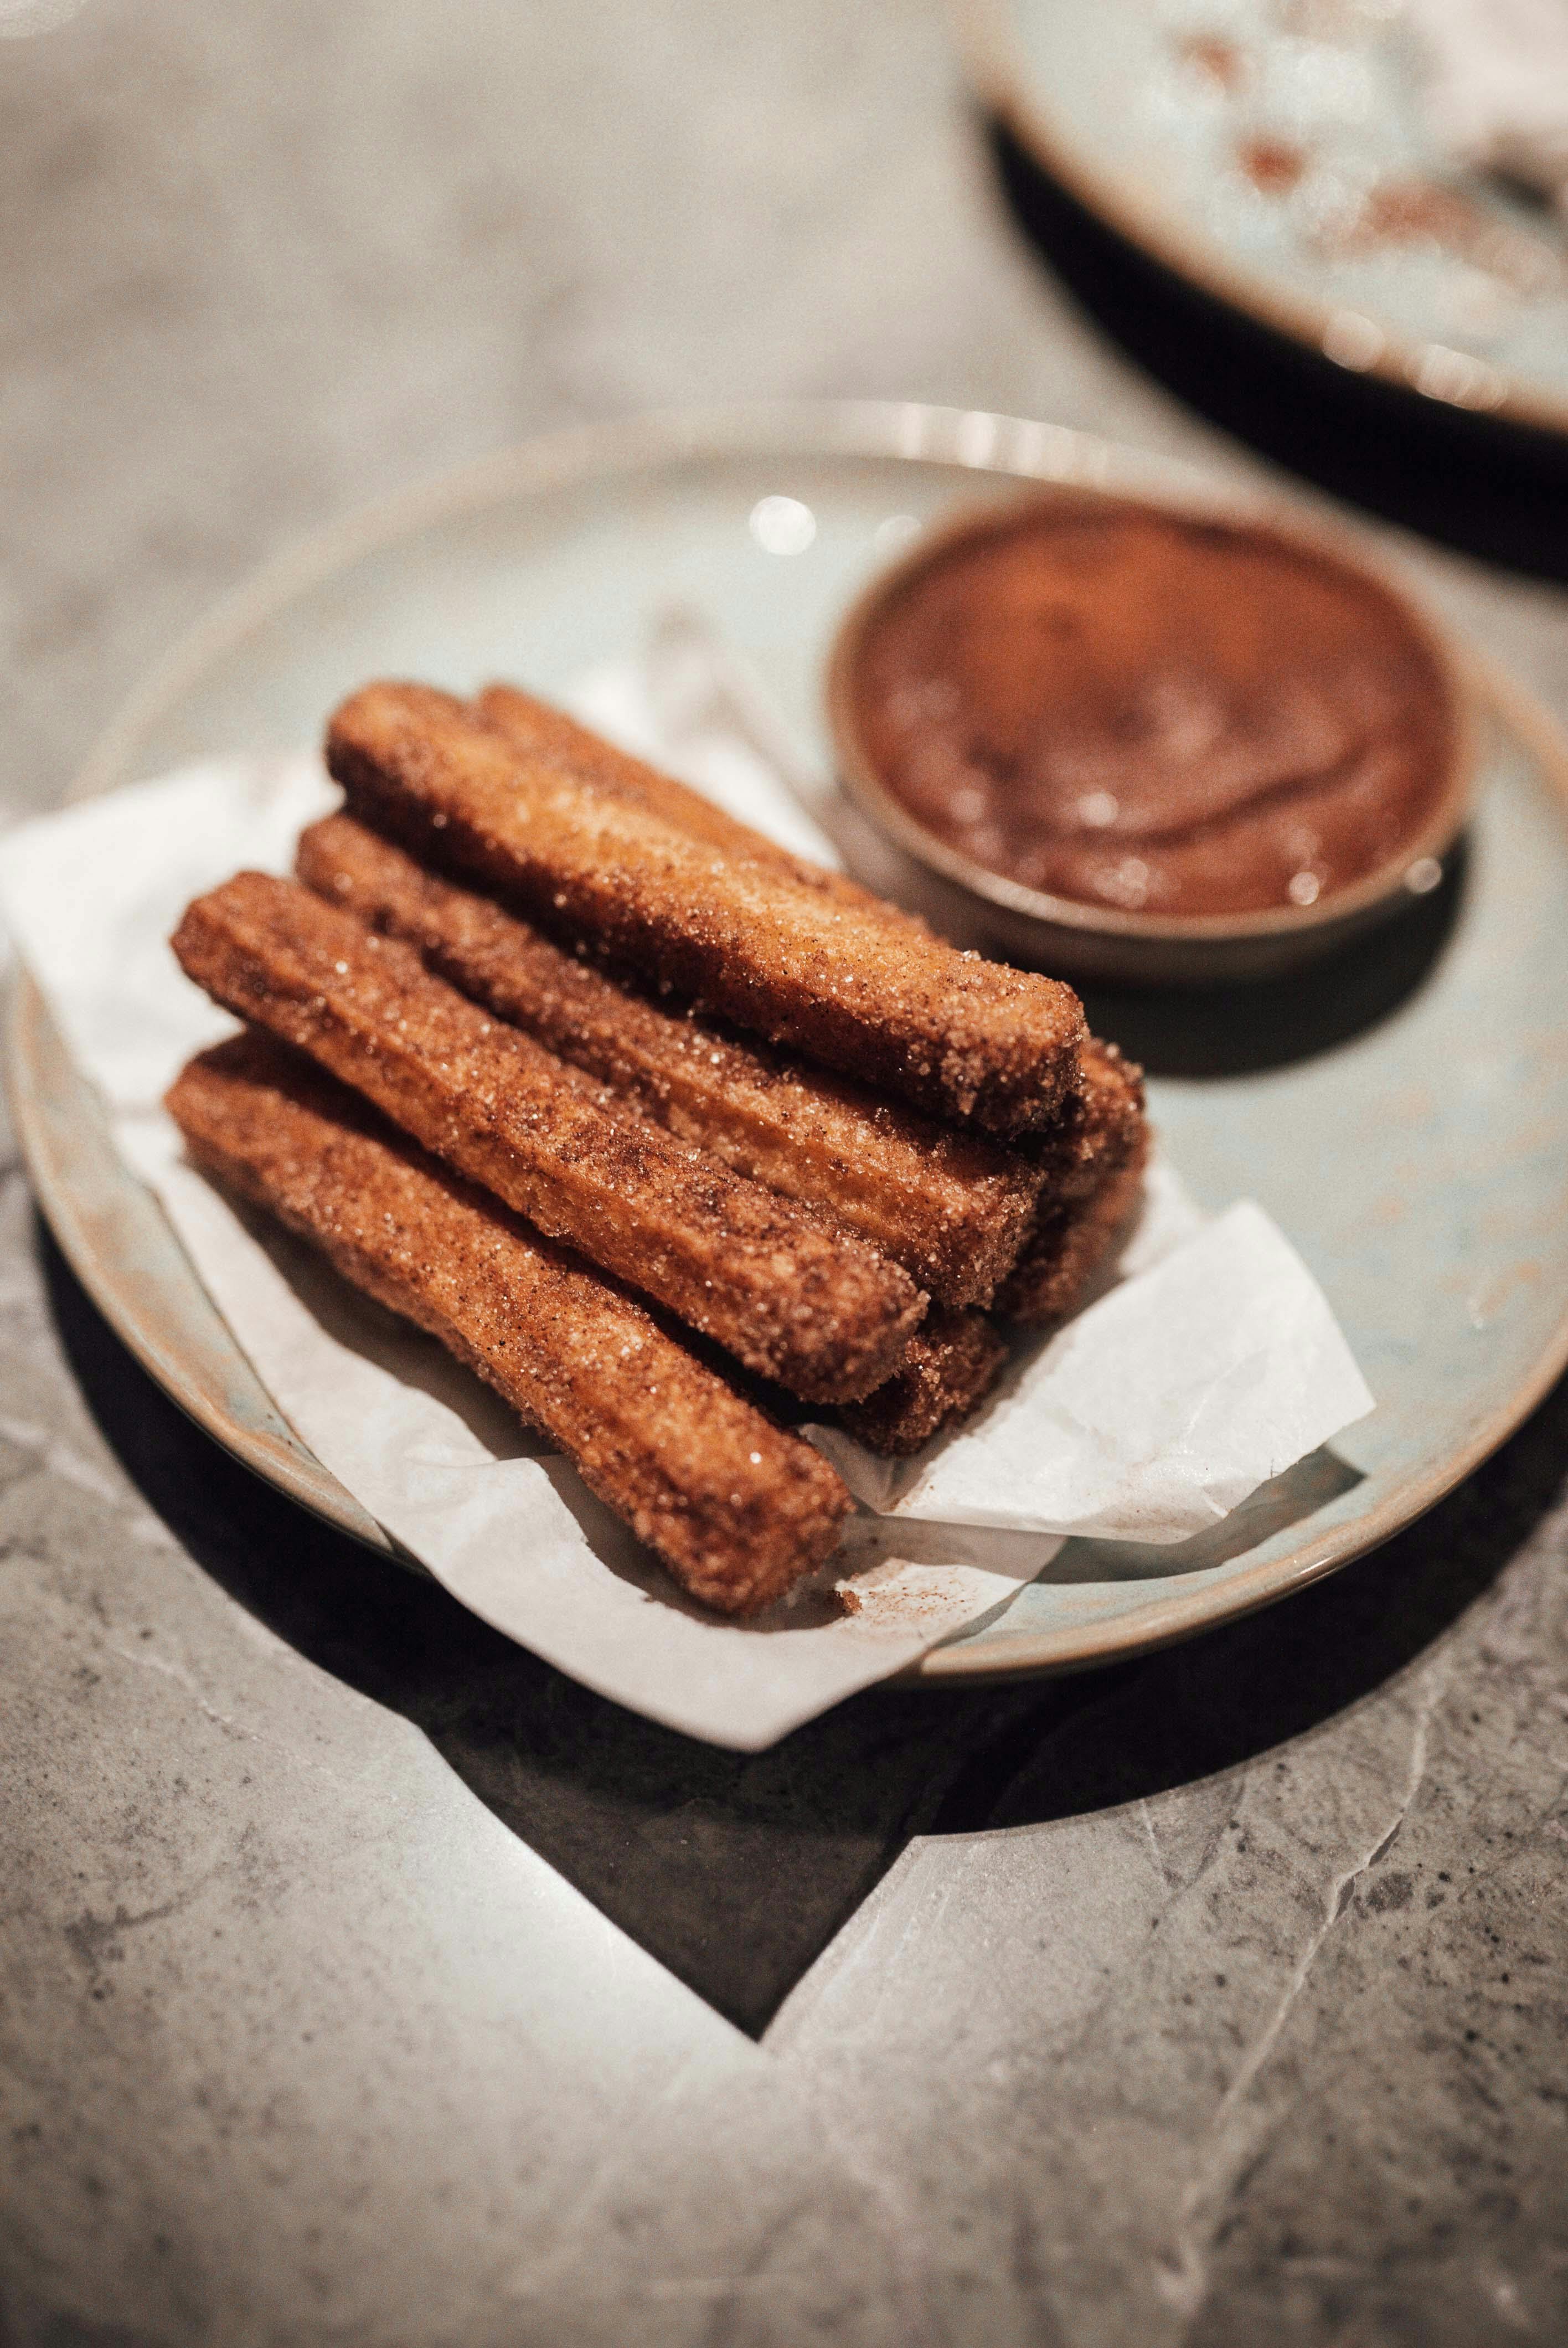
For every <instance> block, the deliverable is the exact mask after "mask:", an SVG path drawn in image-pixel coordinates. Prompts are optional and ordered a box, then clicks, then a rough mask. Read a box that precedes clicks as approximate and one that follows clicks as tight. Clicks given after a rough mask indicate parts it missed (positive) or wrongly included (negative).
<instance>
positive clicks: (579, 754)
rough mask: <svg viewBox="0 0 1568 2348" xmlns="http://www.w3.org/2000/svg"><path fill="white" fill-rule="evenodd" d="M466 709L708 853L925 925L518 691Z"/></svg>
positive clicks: (493, 691)
mask: <svg viewBox="0 0 1568 2348" xmlns="http://www.w3.org/2000/svg"><path fill="white" fill-rule="evenodd" d="M473 707H474V713H475V715H476V716H477V717H478V718H479V719H480V720H481V721H482V722H483V724H485V725H486V726H489V727H490V728H491V729H492V730H493V731H494V732H495V733H497V734H499V735H500V736H502V738H503V739H504V740H505V741H506V742H507V743H508V744H509V745H510V747H512V749H514V750H515V751H517V752H518V753H519V755H520V756H522V757H528V758H538V759H542V760H545V761H547V762H548V764H549V765H551V766H557V767H563V768H564V769H565V771H566V772H567V773H568V774H570V775H576V776H577V777H579V779H580V780H581V781H583V782H585V783H591V784H592V785H593V787H594V788H595V789H596V790H600V791H607V792H609V793H610V795H611V797H613V798H620V799H624V800H626V801H627V802H628V803H629V804H630V805H631V806H633V807H640V808H645V809H646V810H647V812H648V813H649V814H650V815H655V816H657V817H658V818H659V819H660V820H661V822H662V823H668V824H673V826H674V827H675V829H676V830H677V831H684V832H686V833H688V834H689V835H690V836H691V838H692V839H702V840H705V841H706V842H707V843H708V845H709V846H710V847H711V848H720V849H723V850H724V851H725V853H726V854H727V855H732V856H743V857H749V858H752V859H753V860H755V861H757V862H759V863H764V864H773V865H775V866H776V867H777V868H778V870H780V871H781V872H787V873H790V874H792V875H793V876H794V879H796V880H803V881H804V883H805V884H806V886H807V887H809V888H813V889H818V890H821V891H823V893H824V894H825V895H827V896H831V897H837V898H839V899H841V900H842V901H843V902H844V903H845V904H846V905H856V906H860V907H863V908H866V909H868V910H871V911H875V912H876V913H877V914H879V915H880V916H881V918H882V919H883V920H885V921H892V922H903V923H905V924H906V925H907V927H908V928H910V929H914V930H922V931H923V930H925V929H926V927H927V924H926V923H925V922H922V921H921V920H920V919H919V918H918V916H917V915H916V914H914V913H906V912H904V911H902V910H901V909H900V908H899V907H898V906H897V905H889V904H887V903H886V901H884V900H883V899H882V898H880V897H874V896H873V895H872V893H871V891H870V890H869V889H863V888H862V887H861V885H860V883H859V882H858V881H857V880H850V878H849V876H848V874H847V873H845V872H835V871H834V870H832V869H831V868H830V867H829V866H827V865H825V864H814V863H813V862H812V861H811V860H810V859H809V858H808V857H804V856H796V855H794V854H793V853H792V851H791V850H789V849H787V848H781V847H780V846H779V844H778V842H777V840H776V839H769V838H768V836H767V834H766V832H765V831H758V830H756V829H754V827H753V825H751V824H749V823H742V822H740V821H739V820H738V819H736V818H735V817H734V816H733V815H727V814H726V813H725V812H724V809H723V808H720V807H715V806H714V804H713V802H712V799H705V798H703V797H702V793H701V791H694V790H692V789H690V788H688V787H687V785H686V784H684V783H678V782H677V781H676V780H675V778H674V777H673V776H672V775H662V774H661V773H660V771H659V769H658V767H650V766H648V765H647V764H646V763H645V761H644V760H642V759H641V758H634V757H631V755H630V752H628V751H625V750H620V749H617V747H615V745H614V743H613V742H607V741H606V740H605V739H604V738H603V736H601V735H599V734H594V733H592V732H590V731H589V728H588V726H579V724H578V721H577V719H576V718H575V717H569V716H568V715H567V713H566V711H565V710H564V709H556V708H553V707H552V706H551V705H550V704H549V703H548V701H538V700H536V698H535V697H534V695H532V694H531V693H524V692H523V691H522V690H521V688H520V687H519V686H518V685H487V686H486V687H485V690H484V691H483V693H481V694H480V695H479V696H478V698H477V701H476V702H475V703H474V705H473Z"/></svg>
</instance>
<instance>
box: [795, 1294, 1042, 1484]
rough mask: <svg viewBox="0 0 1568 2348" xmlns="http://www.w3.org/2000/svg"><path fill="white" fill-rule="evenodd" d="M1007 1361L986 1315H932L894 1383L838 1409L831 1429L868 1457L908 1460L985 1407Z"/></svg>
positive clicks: (912, 1343) (1004, 1348)
mask: <svg viewBox="0 0 1568 2348" xmlns="http://www.w3.org/2000/svg"><path fill="white" fill-rule="evenodd" d="M1007 1353H1008V1349H1007V1346H1006V1344H1004V1343H1003V1341H1002V1339H1001V1338H1000V1337H999V1335H998V1334H997V1333H996V1331H995V1330H994V1329H993V1328H992V1326H991V1324H990V1323H989V1321H988V1320H987V1319H986V1317H985V1315H984V1313H948V1312H945V1311H943V1310H942V1309H941V1308H940V1307H938V1309H937V1310H935V1311H933V1312H931V1313H927V1316H926V1319H925V1320H924V1321H923V1322H922V1323H921V1324H920V1326H919V1328H918V1329H917V1330H916V1332H915V1334H914V1336H913V1337H912V1338H911V1339H910V1341H909V1351H908V1353H907V1354H906V1356H905V1359H904V1366H903V1368H902V1369H901V1370H899V1371H898V1372H897V1375H896V1376H894V1377H891V1378H889V1379H888V1381H887V1384H886V1385H885V1386H881V1387H879V1388H878V1389H877V1391H876V1394H874V1395H867V1396H866V1400H865V1401H864V1402H852V1403H845V1404H843V1405H841V1406H840V1407H839V1408H838V1409H837V1410H835V1412H834V1414H833V1416H834V1422H835V1425H836V1426H842V1427H843V1428H844V1430H845V1434H846V1435H853V1436H854V1437H856V1440H857V1441H858V1442H861V1443H864V1444H865V1445H866V1448H867V1450H870V1451H880V1452H882V1453H883V1454H884V1455H885V1456H886V1457H889V1458H894V1459H903V1458H907V1457H909V1455H910V1454H911V1453H912V1452H916V1451H919V1450H921V1449H922V1448H923V1447H924V1446H925V1445H926V1444H927V1443H929V1441H930V1440H931V1437H933V1436H934V1435H938V1434H940V1432H941V1430H942V1428H943V1427H944V1426H952V1425H954V1424H956V1423H957V1421H958V1420H959V1419H961V1418H967V1417H968V1414H969V1413H970V1411H972V1410H973V1409H974V1408H975V1407H976V1406H977V1405H978V1404H979V1403H980V1402H982V1401H983V1400H984V1399H985V1397H986V1395H988V1394H989V1392H990V1390H991V1388H992V1386H993V1385H995V1384H996V1381H997V1378H998V1375H999V1373H1000V1370H1001V1366H1002V1364H1003V1363H1004V1362H1005V1361H1006V1359H1007Z"/></svg>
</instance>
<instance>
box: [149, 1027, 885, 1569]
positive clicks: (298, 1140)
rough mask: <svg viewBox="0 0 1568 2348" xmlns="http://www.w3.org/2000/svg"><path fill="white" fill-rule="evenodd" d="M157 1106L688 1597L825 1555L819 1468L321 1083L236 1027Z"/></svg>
mask: <svg viewBox="0 0 1568 2348" xmlns="http://www.w3.org/2000/svg"><path fill="white" fill-rule="evenodd" d="M168 1107H169V1113H170V1115H171V1116H172V1117H173V1118H174V1119H175V1122H176V1123H177V1124H178V1125H179V1128H180V1129H181V1131H182V1132H183V1134H184V1136H185V1138H186V1143H187V1146H188V1148H189V1149H190V1154H191V1156H192V1158H193V1159H195V1160H196V1162H197V1163H198V1164H199V1165H200V1166H201V1167H203V1168H204V1169H206V1170H207V1171H208V1172H209V1173H210V1174H211V1175H213V1176H215V1177H216V1178H217V1179H218V1180H219V1181H220V1182H222V1183H224V1184H225V1185H227V1187H228V1188H229V1189H232V1190H234V1191H236V1192H238V1193H239V1195H240V1196H241V1197H242V1198H244V1199H246V1200H249V1201H250V1202H251V1204H252V1205H254V1206H258V1207H261V1208H262V1209H263V1210H265V1211H266V1212H267V1213H269V1214H272V1215H274V1216H276V1217H277V1219H278V1220H280V1221H281V1222H282V1223H284V1224H286V1225H287V1226H288V1228H289V1229H290V1230H291V1231H294V1232H296V1233H297V1234H298V1235H299V1236H300V1237H301V1238H302V1239H305V1240H307V1241H311V1242H312V1243H313V1245H314V1246H316V1247H318V1248H319V1249H320V1250H321V1251H323V1254H324V1255H326V1256H327V1257H328V1259H329V1260H330V1261H331V1262H333V1264H334V1265H335V1266H336V1268H337V1270H338V1271H339V1272H342V1273H343V1276H344V1277H345V1278H346V1279H347V1280H349V1281H351V1282H353V1283H354V1286H355V1287H356V1288H361V1289H364V1291H366V1292H368V1293H369V1294H370V1295H372V1296H374V1297H375V1298H376V1299H378V1301H379V1302H380V1303H383V1304H384V1305H387V1306H389V1307H390V1308H391V1310H392V1311H393V1312H394V1313H399V1314H401V1315H402V1316H403V1317H404V1318H405V1320H408V1321H412V1322H414V1323H415V1324H416V1325H417V1326H418V1327H419V1328H421V1329H424V1330H425V1331H427V1332H428V1333H429V1334H430V1335H432V1336H434V1337H436V1338H438V1339H439V1340H440V1342H441V1344H444V1345H445V1346H446V1349H447V1351H448V1352H449V1353H452V1354H456V1357H457V1359H458V1360H459V1361H461V1362H464V1363H466V1365H468V1367H469V1368H470V1369H473V1370H477V1373H478V1375H480V1376H481V1377H482V1378H484V1379H485V1380H486V1381H487V1383H488V1384H489V1385H492V1386H494V1387H495V1389H496V1391H497V1393H498V1394H499V1395H502V1396H503V1397H504V1398H505V1400H506V1401H507V1402H508V1403H509V1404H510V1405H511V1406H512V1407H513V1409H515V1410H516V1411H518V1413H519V1414H520V1416H522V1417H524V1418H525V1419H527V1420H528V1422H529V1424H530V1425H532V1426H538V1427H539V1428H541V1429H542V1430H543V1431H544V1432H545V1433H546V1434H547V1435H548V1436H549V1437H551V1438H552V1439H553V1440H554V1441H555V1442H557V1443H558V1444H559V1446H560V1447H561V1448H562V1449H563V1450H564V1451H565V1452H566V1453H567V1454H568V1456H569V1457H570V1458H571V1459H572V1460H573V1462H574V1463H575V1465H576V1466H577V1468H578V1470H579V1474H580V1475H581V1477H582V1479H583V1481H584V1483H585V1484H587V1486H588V1487H589V1490H590V1491H592V1492H595V1493H597V1494H598V1496H599V1498H600V1499H601V1500H602V1501H604V1503H605V1505H606V1506H607V1507H608V1508H610V1509H613V1510H614V1511H615V1513H616V1515H617V1516H619V1517H620V1518H622V1519H624V1520H625V1522H626V1523H627V1524H629V1525H630V1527H631V1529H632V1530H633V1531H634V1532H635V1533H636V1535H637V1537H638V1539H639V1540H642V1541H644V1542H646V1544H647V1545H648V1547H649V1548H650V1549H651V1550H654V1551H656V1553H657V1554H658V1555H659V1556H660V1557H661V1559H662V1560H663V1561H664V1563H665V1564H666V1565H667V1566H668V1567H669V1569H670V1570H671V1573H672V1574H673V1575H674V1577H675V1579H676V1581H679V1582H680V1584H681V1586H682V1589H684V1590H687V1591H690V1592H691V1594H692V1596H693V1597H694V1598H697V1599H700V1600H701V1601H702V1602H703V1603H704V1604H705V1605H708V1606H712V1607H715V1608H717V1609H718V1610H719V1611H720V1612H723V1613H728V1614H743V1613H749V1612H753V1611H754V1610H755V1609H756V1608H758V1607H760V1606H765V1605H766V1604H768V1602H769V1601H771V1600H773V1599H774V1598H777V1597H778V1596H780V1595H781V1594H782V1593H783V1592H784V1591H786V1590H788V1589H789V1588H790V1587H791V1585H792V1584H793V1583H794V1582H795V1581H798V1580H799V1579H800V1578H801V1576H802V1575H803V1574H806V1573H809V1572H811V1571H813V1570H815V1567H817V1566H818V1565H820V1564H821V1563H822V1562H823V1560H825V1558H826V1557H827V1556H828V1554H829V1553H830V1552H831V1550H832V1549H833V1547H834V1545H835V1541H836V1540H837V1537H838V1528H839V1525H840V1524H841V1522H842V1520H843V1519H844V1517H845V1515H846V1513H847V1512H848V1510H849V1509H850V1507H851V1506H852V1502H851V1499H850V1496H849V1493H848V1491H847V1490H846V1489H845V1486H844V1484H843V1483H842V1482H841V1481H840V1479H839V1478H838V1477H837V1476H836V1475H835V1473H834V1471H833V1469H832V1468H830V1467H829V1466H828V1464H827V1462H826V1461H825V1459H822V1458H821V1457H818V1455H817V1454H816V1453H815V1451H813V1450H812V1448H811V1447H810V1446H809V1445H808V1444H805V1443H803V1442H802V1441H800V1439H799V1438H798V1437H795V1436H792V1435H788V1434H785V1433H784V1432H783V1431H782V1430H781V1429H780V1428H778V1427H776V1426H774V1425H773V1423H772V1422H771V1420H769V1419H767V1418H766V1417H764V1415H763V1414H762V1413H761V1412H760V1411H758V1410H756V1409H754V1408H753V1406H751V1404H749V1403H747V1402H745V1401H743V1399H742V1398H741V1396H740V1395H737V1394H735V1393H733V1391H732V1390H731V1388H730V1387H729V1386H728V1385H726V1384H725V1383H724V1381H723V1379H722V1378H720V1377H718V1376H716V1375H714V1374H713V1372H712V1370H710V1369H708V1368H706V1367H705V1366H704V1365H702V1363H701V1362H699V1361H697V1360H696V1359H695V1358H694V1357H693V1355H692V1354H691V1353H690V1352H689V1351H688V1350H687V1348H686V1347H685V1346H684V1345H683V1344H681V1343H680V1342H679V1341H678V1340H677V1339H675V1338H674V1337H672V1336H671V1335H670V1334H668V1333H667V1332H666V1331H665V1330H663V1329H662V1328H661V1326H660V1325H659V1323H657V1322H656V1321H655V1320H653V1318H652V1317H651V1315H650V1314H649V1313H647V1312H646V1311H645V1310H644V1308H643V1307H642V1306H641V1304H639V1303H637V1302H636V1300H635V1299H634V1298H632V1297H631V1296H629V1295H628V1294H627V1293H626V1292H625V1291H624V1290H623V1289H621V1288H620V1286H619V1285H618V1284H617V1283H616V1282H613V1281H610V1280H607V1279H606V1278H605V1277H604V1276H603V1275H602V1274H601V1273H600V1272H595V1271H593V1270H592V1269H591V1267H590V1266H589V1265H588V1264H586V1263H584V1262H582V1260H581V1259H580V1258H579V1257H577V1256H575V1255H573V1254H572V1253H570V1252H569V1251H568V1250H566V1249H564V1248H560V1247H558V1246H556V1245H554V1244H553V1243H552V1242H551V1241H548V1240H546V1239H543V1238H541V1237H540V1236H539V1234H538V1232H536V1231H530V1230H528V1227H527V1226H526V1225H525V1224H523V1223H522V1222H521V1221H519V1220H518V1218H517V1217H516V1216H514V1215H512V1214H510V1213H508V1212H507V1210H506V1209H505V1208H504V1207H502V1206H500V1205H499V1204H498V1203H497V1201H496V1200H494V1199H490V1198H487V1197H486V1196H485V1195H484V1194H483V1193H481V1192H479V1191H477V1190H476V1189H472V1188H471V1187H470V1186H469V1185H468V1184H467V1183H466V1182H464V1181H462V1180H461V1179H458V1178H456V1176H454V1175H452V1174H450V1173H449V1172H447V1171H446V1169H444V1168H443V1167H441V1166H439V1165H438V1164H437V1163H436V1161H435V1160H434V1159H431V1158H428V1157H426V1156H425V1153H424V1152H423V1151H422V1150H420V1149H418V1148H415V1147H414V1146H413V1145H412V1144H410V1143H408V1142H407V1141H405V1140H404V1139H403V1138H401V1137H400V1136H398V1135H396V1134H395V1133H394V1132H393V1130H392V1129H391V1128H390V1127H386V1126H384V1125H383V1123H382V1122H381V1120H380V1119H379V1117H375V1116H374V1112H371V1111H368V1110H367V1109H366V1108H365V1107H364V1104H363V1103H362V1102H361V1101H359V1100H357V1099H356V1098H355V1097H354V1095H352V1094H350V1093H349V1092H347V1091H346V1090H345V1089H344V1088H343V1087H342V1086H338V1085H336V1084H334V1083H333V1080H332V1079H331V1078H330V1077H326V1076H322V1075H321V1074H320V1073H319V1071H317V1070H316V1069H314V1068H312V1067H310V1066H308V1065H306V1064H303V1063H302V1062H300V1061H298V1060H297V1059H296V1058H295V1057H294V1056H293V1055H292V1053H289V1052H286V1051H285V1050H283V1049H282V1047H281V1046H280V1045H276V1044H274V1043H272V1041H271V1040H270V1039H268V1038H265V1037H261V1036H258V1035H254V1034H253V1033H252V1034H248V1035H239V1036H235V1037H233V1038H232V1039H231V1041H230V1042H229V1043H227V1044H222V1045H219V1046H218V1047H217V1048H216V1049H215V1050H213V1051H210V1052H203V1053H202V1054H201V1055H200V1056H199V1057H198V1058H196V1059H194V1060H192V1061H191V1063H190V1066H188V1067H187V1068H186V1069H185V1070H184V1072H183V1074H182V1075H181V1076H179V1078H178V1080H177V1081H176V1083H175V1085H174V1086H173V1089H172V1090H171V1091H170V1093H169V1098H168Z"/></svg>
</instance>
